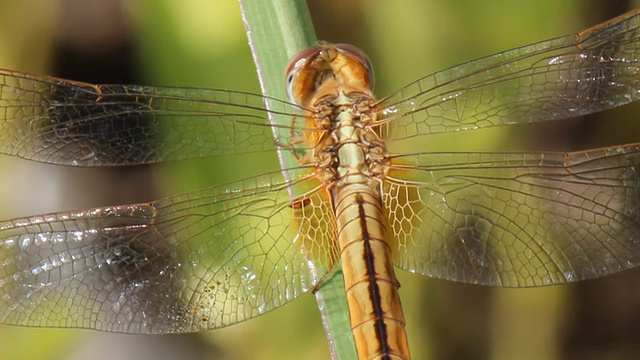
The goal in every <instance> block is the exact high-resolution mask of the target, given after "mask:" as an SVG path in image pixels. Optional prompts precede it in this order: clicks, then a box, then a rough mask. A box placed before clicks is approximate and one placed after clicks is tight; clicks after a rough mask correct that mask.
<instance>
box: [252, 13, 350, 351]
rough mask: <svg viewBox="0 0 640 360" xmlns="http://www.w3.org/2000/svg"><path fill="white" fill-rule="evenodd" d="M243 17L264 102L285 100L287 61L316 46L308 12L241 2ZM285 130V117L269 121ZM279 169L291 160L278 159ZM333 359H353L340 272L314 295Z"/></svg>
mask: <svg viewBox="0 0 640 360" xmlns="http://www.w3.org/2000/svg"><path fill="white" fill-rule="evenodd" d="M240 4H241V7H242V16H243V20H244V23H245V28H246V30H247V36H248V38H249V44H250V46H251V52H252V54H253V57H254V61H255V63H256V68H257V70H258V77H259V81H260V86H261V88H262V92H263V94H264V95H265V96H268V97H273V98H277V99H285V98H286V97H285V93H284V86H283V80H284V74H283V69H284V68H285V66H286V64H287V62H288V59H289V57H291V56H292V55H294V54H295V53H296V52H298V51H299V50H301V49H303V48H305V47H307V46H309V45H311V44H313V43H315V42H316V39H315V34H314V31H313V25H312V23H311V18H310V16H309V10H308V9H307V7H306V4H305V2H304V1H301V0H275V1H264V0H241V1H240ZM272 121H273V122H274V123H277V124H279V125H289V123H288V121H290V119H287V118H286V117H283V118H277V117H276V118H274V119H272ZM280 155H281V156H280V159H281V165H282V166H283V168H286V167H289V166H294V165H296V162H295V159H293V157H292V156H288V154H286V153H282V154H280ZM315 295H316V301H317V302H318V308H319V309H320V312H321V314H322V319H323V324H324V327H325V333H326V334H327V339H328V341H329V346H330V348H331V353H332V355H333V358H334V359H338V360H339V359H345V360H347V359H355V358H356V351H355V345H354V342H353V336H352V334H351V328H350V324H349V310H348V309H347V301H346V297H345V294H344V280H343V276H342V271H340V270H336V271H332V272H331V273H330V274H329V275H328V276H326V277H325V278H324V279H322V284H321V286H320V288H319V289H317V291H316V292H315Z"/></svg>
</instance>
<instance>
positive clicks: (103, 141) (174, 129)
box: [0, 69, 298, 166]
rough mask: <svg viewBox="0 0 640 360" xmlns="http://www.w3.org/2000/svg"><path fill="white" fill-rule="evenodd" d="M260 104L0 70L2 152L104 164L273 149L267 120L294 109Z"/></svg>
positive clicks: (244, 98) (202, 92)
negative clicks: (269, 108) (270, 116)
mask: <svg viewBox="0 0 640 360" xmlns="http://www.w3.org/2000/svg"><path fill="white" fill-rule="evenodd" d="M264 102H265V98H264V97H262V96H260V95H257V94H251V93H245V92H237V91H228V90H212V89H197V88H177V87H150V86H135V85H92V84H87V83H81V82H75V81H68V80H62V79H58V78H53V77H45V76H36V75H30V74H26V73H21V72H16V71H11V70H1V69H0V119H1V122H0V152H1V153H4V154H8V155H16V156H19V157H22V158H24V159H29V160H34V161H40V162H45V163H51V164H60V165H76V166H105V165H134V164H145V163H153V162H159V161H167V160H179V159H186V158H197V157H206V156H223V155H230V154H242V153H251V152H259V151H273V150H274V149H275V145H274V143H275V142H274V140H273V136H274V133H273V131H272V127H271V126H270V125H269V121H268V117H269V115H270V114H271V115H272V116H287V117H289V118H291V117H292V116H294V115H293V114H294V113H296V112H298V108H297V107H296V106H295V105H292V104H289V103H287V102H283V101H279V100H275V99H269V102H270V105H271V106H272V110H273V111H272V112H271V113H269V112H268V111H267V110H265V105H264ZM283 123H287V122H286V121H285V122H283ZM274 127H275V128H278V126H274ZM280 130H282V135H283V136H290V132H288V131H286V130H287V129H285V128H281V129H280ZM287 134H288V135H287ZM285 140H288V139H287V138H283V139H282V141H283V142H284V141H285Z"/></svg>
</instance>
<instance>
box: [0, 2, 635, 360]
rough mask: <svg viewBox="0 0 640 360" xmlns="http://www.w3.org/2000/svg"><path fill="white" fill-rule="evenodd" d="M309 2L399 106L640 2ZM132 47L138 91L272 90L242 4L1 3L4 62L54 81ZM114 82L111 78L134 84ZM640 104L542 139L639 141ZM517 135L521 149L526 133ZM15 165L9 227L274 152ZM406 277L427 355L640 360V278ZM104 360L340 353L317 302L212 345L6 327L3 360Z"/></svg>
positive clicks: (323, 26) (321, 32) (5, 176)
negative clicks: (58, 65) (67, 58)
mask: <svg viewBox="0 0 640 360" xmlns="http://www.w3.org/2000/svg"><path fill="white" fill-rule="evenodd" d="M106 3H110V4H111V6H106V5H105V4H106ZM113 4H116V5H113ZM309 5H310V7H311V14H312V17H313V18H314V23H315V26H316V31H317V34H318V37H319V38H320V39H323V40H328V41H332V42H348V43H352V44H355V45H357V46H359V47H361V48H362V49H363V50H364V51H365V52H366V53H367V54H368V55H369V57H370V58H371V60H372V62H373V64H374V67H375V70H376V79H377V83H376V84H377V85H376V92H377V93H378V94H379V96H384V95H386V94H388V93H390V92H391V91H393V90H395V89H398V88H399V87H401V86H402V85H403V84H407V83H409V82H411V81H413V80H415V79H417V78H418V77H421V76H423V75H426V74H428V73H431V72H433V71H437V70H439V69H442V68H446V67H449V66H452V65H455V64H458V63H461V62H464V61H468V60H471V59H474V58H477V57H480V56H483V55H487V54H490V53H494V52H498V51H501V50H506V49H508V48H512V47H516V46H520V45H524V44H527V43H531V42H534V41H538V40H542V39H545V38H549V37H554V36H557V35H561V34H566V33H572V32H576V31H580V30H583V29H585V28H587V27H590V26H593V25H595V24H597V23H599V22H601V21H604V20H606V19H608V18H610V17H613V16H615V15H617V14H620V13H622V12H624V11H625V10H627V9H630V8H631V7H633V6H637V5H638V2H624V1H616V2H611V1H604V0H601V1H595V0H594V1H585V0H573V1H569V0H566V1H556V0H540V1H526V2H522V1H519V2H516V1H504V0H503V1H499V0H485V1H482V2H480V1H472V0H464V1H463V0H459V1H449V2H443V1H425V0H411V1H410V0H404V1H401V2H397V1H377V2H368V1H365V0H361V1H339V0H331V1H314V2H310V4H309ZM119 41H120V42H125V43H126V44H128V45H127V46H126V49H127V51H130V52H131V56H132V58H133V59H134V60H133V67H134V69H135V72H134V79H135V80H133V81H135V82H138V83H142V84H148V85H176V86H194V87H213V88H228V89H236V90H248V91H254V92H257V91H258V87H257V80H256V76H255V70H254V67H253V63H252V59H251V55H250V52H249V48H248V46H247V42H246V37H245V34H244V28H243V26H242V23H241V19H240V13H239V8H238V3H237V1H235V0H216V1H212V0H189V1H179V0H128V1H122V2H116V1H111V2H104V1H101V0H91V1H89V0H84V1H83V0H59V1H54V0H46V1H42V0H0V67H4V68H12V69H18V70H23V71H30V72H35V73H41V74H52V63H53V62H55V61H54V59H55V58H56V51H58V50H56V49H57V48H56V46H55V44H59V43H72V44H76V45H75V46H77V47H79V48H83V49H85V50H86V51H89V52H94V53H97V54H98V55H100V52H101V51H104V50H105V49H108V48H109V47H110V46H115V45H113V44H114V42H115V43H117V42H119ZM273 46H278V44H273ZM103 76H106V79H105V80H101V81H102V82H121V80H110V79H109V74H104V75H103ZM78 80H88V81H89V79H78ZM90 81H94V80H90ZM635 108H636V109H634V108H633V107H625V108H624V109H621V110H617V111H611V112H607V113H606V114H605V118H604V119H605V120H606V122H604V121H603V119H602V118H601V119H597V118H596V119H590V120H587V126H584V127H583V125H582V124H583V123H576V122H567V123H565V124H564V125H560V126H557V127H550V128H546V129H545V130H537V131H540V134H545V135H544V136H543V137H546V136H551V135H546V134H550V133H551V132H553V134H552V135H553V136H551V137H553V138H554V139H555V143H554V146H560V147H563V145H562V144H559V143H561V142H563V141H565V140H564V139H565V138H567V137H571V145H567V147H576V146H577V147H580V146H592V145H595V144H601V143H602V142H607V141H608V142H611V141H613V143H623V142H628V141H634V140H635V141H637V140H638V139H637V136H636V137H635V139H633V136H634V135H636V134H638V133H639V132H638V131H639V130H638V127H637V125H636V124H634V122H633V121H629V122H627V123H623V122H619V121H618V120H615V119H614V117H615V116H620V117H622V118H623V119H628V120H635V117H636V116H637V114H639V113H640V112H638V110H637V106H636V107H635ZM563 123H564V122H563ZM567 124H568V125H567ZM585 129H586V130H585ZM513 136H514V137H515V138H516V139H517V136H518V133H517V131H516V133H514V135H513ZM529 136H531V135H530V134H529ZM576 136H577V137H578V138H579V139H578V140H576V138H575V137H576ZM627 137H629V138H628V139H627ZM581 141H584V142H585V143H586V144H587V145H580V142H581ZM576 144H578V145H576ZM0 161H1V164H0V165H1V166H2V169H3V171H2V172H1V173H2V174H0V184H1V185H0V187H2V189H0V195H1V196H2V198H3V199H7V200H5V201H6V202H5V203H4V204H2V205H1V206H0V213H1V215H2V216H1V217H2V218H7V217H13V216H21V215H28V214H31V213H41V212H45V211H55V210H64V209H70V208H76V207H86V206H100V205H106V204H113V203H124V202H134V201H143V200H150V199H148V198H146V196H157V195H146V193H144V192H143V193H138V192H137V191H134V190H132V191H130V192H129V193H126V192H125V194H122V193H118V195H114V196H109V195H105V197H103V198H101V199H97V200H96V199H94V198H92V197H91V196H87V197H86V198H85V197H79V196H74V195H73V194H74V191H75V189H76V187H75V185H69V182H65V181H64V179H67V180H69V181H74V183H73V184H75V182H79V183H83V182H92V181H94V180H95V179H97V178H104V179H107V180H105V181H103V182H100V183H99V185H95V184H96V183H92V187H91V189H89V193H90V192H91V191H95V190H96V189H98V188H99V189H100V191H101V192H104V193H105V194H110V192H109V191H110V190H109V189H108V188H110V187H112V188H123V187H124V188H127V187H129V186H131V188H132V189H133V188H135V187H142V188H144V187H148V188H153V190H154V192H153V193H154V194H155V193H167V192H168V193H171V192H177V191H183V190H188V189H195V188H198V187H203V186H207V185H211V184H212V183H217V182H221V181H229V180H233V179H236V178H238V177H241V176H243V173H245V172H246V168H232V165H233V164H237V163H241V164H242V165H243V166H245V167H251V170H252V172H255V170H256V168H265V169H267V168H269V167H270V166H273V164H274V157H273V156H271V157H269V158H268V159H259V160H257V161H255V162H252V163H249V162H246V161H242V162H239V161H238V160H237V159H231V160H229V159H227V161H224V160H223V161H222V162H221V163H215V164H210V165H209V166H206V167H203V166H198V165H201V162H184V163H183V164H172V165H171V166H170V167H159V168H150V169H144V170H143V171H144V172H143V173H135V172H134V173H131V172H127V173H124V174H123V173H118V174H108V175H104V176H103V173H100V172H93V170H81V171H78V170H76V169H65V168H63V169H60V168H56V167H51V166H46V165H41V164H23V163H24V162H20V161H18V162H16V161H12V160H11V159H7V158H6V157H2V158H1V159H0ZM222 167H224V169H225V170H224V171H220V169H221V168H222ZM25 168H28V169H27V170H25ZM5 169H6V170H5ZM33 172H35V174H40V175H39V176H38V175H35V176H34V175H33V174H34V173H33ZM54 172H55V173H58V172H64V173H65V174H71V175H64V174H62V175H60V176H61V179H63V181H61V182H62V185H61V184H53V181H51V180H50V179H49V174H52V173H54ZM84 174H89V175H84ZM87 176H88V177H87ZM25 179H26V180H25ZM87 179H89V180H87ZM32 180H33V182H32ZM38 180H39V181H40V182H38ZM145 181H149V183H145ZM64 184H67V186H66V187H65V186H64ZM149 184H153V186H151V185H149ZM18 186H23V187H22V188H18ZM58 186H63V187H62V188H58ZM27 205H28V206H27ZM399 277H400V281H401V283H402V288H401V295H402V300H403V304H404V306H405V315H406V317H407V319H408V331H409V339H410V344H411V348H412V353H413V356H414V358H415V359H635V358H640V341H639V340H640V286H637V284H638V283H639V282H638V279H640V272H639V271H629V272H626V273H623V274H620V275H614V276H611V277H608V278H605V279H602V280H595V281H589V282H585V283H582V284H576V285H570V286H557V287H548V288H539V289H524V290H505V289H489V288H484V287H476V286H468V285H460V284H452V283H448V282H443V281H436V280H431V279H426V278H424V277H421V276H415V275H411V274H406V273H404V272H401V273H400V274H399ZM634 285H635V286H634ZM88 357H91V358H93V359H100V358H102V357H104V358H105V359H106V358H110V359H111V358H119V359H161V358H203V359H214V358H222V359H275V358H278V359H327V358H329V353H328V346H327V344H326V339H325V337H324V334H323V331H322V325H321V323H320V318H319V313H318V310H317V307H316V305H315V302H314V298H313V296H310V295H307V296H304V297H302V298H301V299H300V300H296V301H294V302H293V303H291V304H288V305H286V306H284V307H282V308H280V309H278V310H276V311H274V312H272V313H270V314H267V315H264V316H261V317H259V318H257V319H252V320H250V321H247V322H245V323H243V324H239V325H236V326H231V327H229V328H226V329H221V330H217V331H211V332H207V333H203V334H196V335H185V336H165V337H147V336H127V335H114V334H102V333H98V332H94V331H86V330H60V329H25V328H18V327H8V326H0V358H3V359H14V358H15V359H17V358H21V359H25V358H26V359H60V358H73V359H82V358H88Z"/></svg>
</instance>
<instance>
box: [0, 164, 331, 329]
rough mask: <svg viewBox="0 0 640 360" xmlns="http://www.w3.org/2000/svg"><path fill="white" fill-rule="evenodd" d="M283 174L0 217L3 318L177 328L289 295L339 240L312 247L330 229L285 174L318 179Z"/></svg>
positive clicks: (224, 321)
mask: <svg viewBox="0 0 640 360" xmlns="http://www.w3.org/2000/svg"><path fill="white" fill-rule="evenodd" d="M281 178H282V176H281V174H279V173H274V174H268V175H263V176H260V177H256V178H249V179H245V180H243V181H242V182H239V183H235V184H232V185H229V186H224V187H213V188H207V189H204V190H200V191H196V192H192V193H187V194H183V195H177V196H172V197H168V198H165V199H161V200H158V201H155V202H152V203H148V204H136V205H125V206H117V207H106V208H98V209H92V210H87V211H78V212H67V213H55V214H48V215H41V216H33V217H29V218H24V219H16V220H10V221H5V222H3V223H0V238H1V239H2V242H1V243H0V245H1V246H0V285H1V286H0V294H1V296H0V322H2V323H7V324H20V325H29V326H47V327H82V328H92V329H98V330H106V331H116V332H127V333H181V332H194V331H200V330H206V329H213V328H219V327H223V326H227V325H230V324H233V323H237V322H240V321H243V320H246V319H249V318H252V317H254V316H257V315H259V314H262V313H265V312H267V311H269V310H272V309H273V308H275V307H278V306H280V305H282V304H284V303H286V302H288V301H289V300H291V299H293V298H295V297H297V296H298V295H300V294H301V293H303V292H304V291H306V290H307V289H309V288H310V287H311V286H314V285H315V284H316V283H315V281H317V278H318V273H319V275H320V276H321V275H323V274H324V272H326V271H328V266H330V264H331V263H332V260H330V258H331V257H335V253H337V252H336V251H335V250H333V251H334V253H333V254H332V253H331V252H330V251H326V250H327V249H320V248H321V247H323V246H326V244H328V242H327V243H324V244H315V247H313V246H314V244H312V243H311V242H310V241H316V240H322V237H325V238H326V237H327V236H333V235H334V234H332V233H331V231H334V230H332V228H331V226H327V225H326V223H325V224H324V225H322V226H323V227H322V228H321V227H320V226H319V225H318V223H319V222H320V221H322V219H323V218H322V216H321V214H320V213H318V216H317V217H316V219H315V222H313V221H311V222H308V223H305V221H307V220H306V219H307V218H312V217H311V216H310V214H308V212H310V211H312V210H313V209H314V208H312V207H308V206H295V205H292V203H291V201H290V195H289V188H290V186H294V187H295V186H298V187H299V186H302V187H308V188H314V186H315V185H314V183H315V182H316V180H315V179H314V178H313V177H306V178H304V177H303V178H300V179H299V180H297V181H295V182H294V183H292V184H287V183H284V182H283V181H282V180H281ZM318 196H320V194H319V193H318V192H317V191H310V192H308V193H306V194H304V195H301V196H300V197H299V201H300V203H301V204H311V203H318V202H319V199H317V197H318ZM323 203H325V202H323ZM303 209H304V210H303ZM316 210H318V209H316ZM303 211H306V212H307V214H303V213H302V212H303ZM328 214H329V213H328V212H327V213H325V216H328ZM303 215H305V216H303ZM302 218H304V219H305V220H301V219H302ZM310 229H314V230H315V232H314V233H310ZM299 234H302V236H298V235H299ZM311 235H313V236H314V237H315V239H313V240H311V239H310V236H311ZM320 250H324V251H320ZM328 250H331V249H328ZM311 265H313V266H314V267H315V269H314V272H316V273H313V272H312V273H310V272H309V270H310V269H309V267H311ZM311 276H313V277H314V279H312V278H311Z"/></svg>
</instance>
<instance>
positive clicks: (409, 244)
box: [383, 144, 640, 287]
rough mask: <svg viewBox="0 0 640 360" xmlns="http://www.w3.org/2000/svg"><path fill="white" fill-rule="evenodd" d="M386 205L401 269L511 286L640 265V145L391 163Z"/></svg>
mask: <svg viewBox="0 0 640 360" xmlns="http://www.w3.org/2000/svg"><path fill="white" fill-rule="evenodd" d="M392 163H393V165H391V167H390V169H389V177H388V178H387V180H388V181H387V182H386V183H385V185H384V191H383V200H384V203H385V206H386V208H387V211H388V214H389V226H390V233H391V235H393V241H394V244H393V246H394V256H395V263H396V265H397V266H399V267H401V268H403V269H406V270H409V271H413V272H417V273H420V274H425V275H429V276H434V277H437V278H441V279H448V280H455V281H462V282H467V283H474V284H485V285H500V286H508V287H523V286H539V285H548V284H558V283H566V282H572V281H578V280H582V279H589V278H594V277H600V276H604V275H607V274H611V273H614V272H618V271H621V270H624V269H629V268H632V267H635V266H637V265H638V264H640V177H639V175H638V174H639V173H640V146H639V145H638V144H633V145H629V146H625V147H613V148H604V149H595V150H589V151H583V152H575V153H567V154H563V153H433V154H414V155H398V156H394V157H392Z"/></svg>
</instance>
